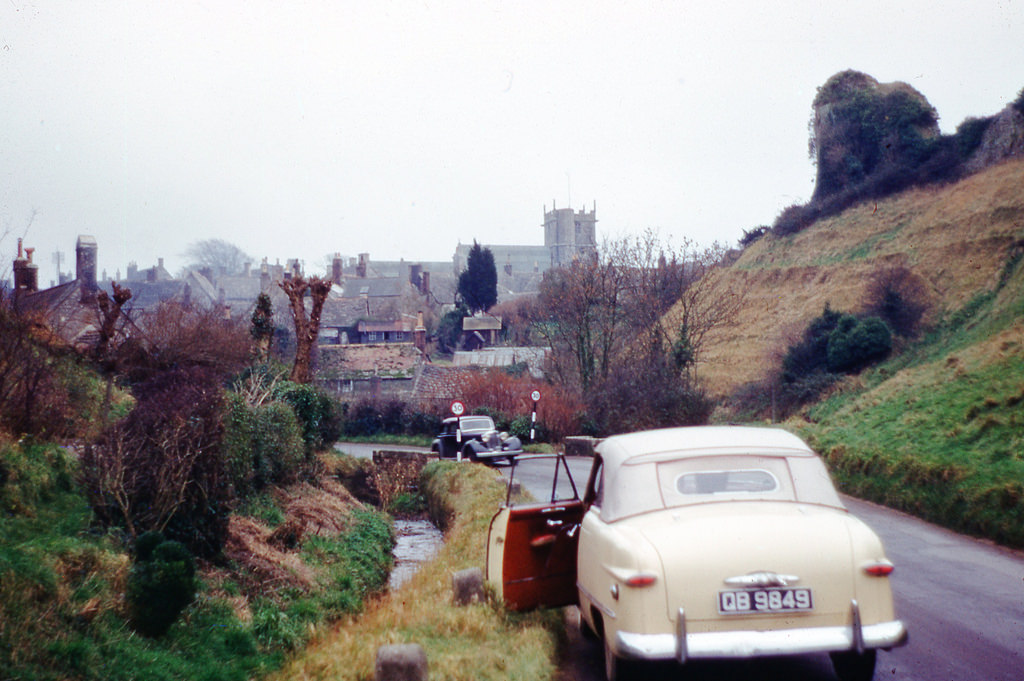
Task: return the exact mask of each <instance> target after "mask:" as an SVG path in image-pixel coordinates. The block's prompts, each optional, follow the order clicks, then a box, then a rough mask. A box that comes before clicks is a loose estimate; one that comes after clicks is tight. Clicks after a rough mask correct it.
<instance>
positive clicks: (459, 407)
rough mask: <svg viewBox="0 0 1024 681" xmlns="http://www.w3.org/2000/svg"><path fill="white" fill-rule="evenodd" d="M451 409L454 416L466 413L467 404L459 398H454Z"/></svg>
mask: <svg viewBox="0 0 1024 681" xmlns="http://www.w3.org/2000/svg"><path fill="white" fill-rule="evenodd" d="M451 410H452V414H453V415H454V416H462V415H463V414H465V413H466V405H464V404H463V403H462V402H460V401H459V400H452V405H451Z"/></svg>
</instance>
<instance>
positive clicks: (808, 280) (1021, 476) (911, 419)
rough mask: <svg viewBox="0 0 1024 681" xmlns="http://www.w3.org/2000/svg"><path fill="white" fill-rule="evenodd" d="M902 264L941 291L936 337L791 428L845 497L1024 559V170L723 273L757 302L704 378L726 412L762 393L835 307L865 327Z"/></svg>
mask: <svg viewBox="0 0 1024 681" xmlns="http://www.w3.org/2000/svg"><path fill="white" fill-rule="evenodd" d="M890 263H897V264H900V265H903V266H906V267H909V268H910V269H912V270H913V271H914V272H915V273H916V274H918V275H919V276H920V277H922V279H923V280H924V281H925V282H927V285H928V287H929V296H930V301H929V303H930V311H929V314H928V320H927V321H928V331H927V332H926V333H925V334H923V336H922V337H921V338H919V339H917V340H915V341H911V342H904V343H903V344H902V345H901V347H899V348H897V350H898V352H897V353H895V354H894V355H893V356H892V357H891V358H890V359H889V360H888V361H886V362H885V363H883V364H881V365H878V366H876V367H874V368H873V369H870V370H868V371H865V372H864V373H862V374H860V375H858V376H853V377H849V378H847V379H846V380H844V381H843V382H841V383H840V384H838V385H837V386H836V387H835V388H834V389H833V390H832V391H831V393H830V394H829V395H828V397H827V398H826V399H824V400H823V401H821V402H819V403H818V404H815V405H811V406H809V407H808V408H806V409H804V410H803V411H802V412H801V413H800V415H799V416H797V417H794V418H791V419H790V420H789V421H788V423H787V425H788V426H789V427H791V428H793V429H795V430H797V431H799V432H801V433H802V434H803V435H804V436H806V437H807V438H808V439H809V440H810V441H811V443H812V445H813V446H815V447H816V448H817V449H818V450H819V451H820V452H821V453H822V454H823V455H824V456H825V457H826V459H827V460H828V462H829V464H830V465H831V466H832V469H833V471H834V473H835V474H836V477H837V478H838V480H839V482H840V484H841V485H842V486H843V487H844V488H845V489H846V491H849V492H852V493H854V494H857V495H859V496H863V497H865V498H869V499H874V500H876V501H880V502H882V503H885V504H888V505H890V506H893V507H896V508H900V509H903V510H907V511H910V512H912V513H915V514H917V515H920V516H922V517H925V518H928V519H931V520H934V521H936V522H940V523H942V524H945V525H947V526H949V527H953V528H955V529H959V530H962V531H967V532H971V533H974V534H977V535H981V536H987V537H990V538H992V539H995V540H997V541H1000V542H1002V543H1005V544H1008V545H1012V546H1024V408H1022V405H1021V403H1022V402H1024V162H1013V163H1007V164H1004V165H1001V166H998V167H995V168H992V169H990V170H988V171H986V172H983V173H979V174H978V175H975V176H972V177H970V178H968V179H966V180H964V181H962V182H960V183H958V184H956V185H953V186H950V187H946V188H941V189H932V190H914V191H911V192H907V193H905V194H902V195H900V196H897V197H893V198H892V199H889V200H886V201H884V202H879V203H878V204H877V206H876V205H874V204H871V205H862V206H859V207H856V208H854V209H851V210H849V211H847V212H845V213H843V214H841V215H839V216H837V217H836V218H833V219H829V220H824V221H821V222H819V223H817V224H815V225H813V226H812V227H811V228H809V229H807V230H806V231H804V232H801V233H799V234H797V235H794V236H791V237H786V238H782V239H775V238H772V237H766V238H764V239H762V240H761V241H759V242H757V243H756V244H754V245H753V246H752V247H750V248H749V249H748V250H747V251H746V252H745V253H744V254H743V256H742V257H741V258H740V259H739V261H738V262H737V263H736V264H735V265H734V266H733V267H731V268H728V269H723V270H721V271H719V272H717V273H716V277H717V280H716V285H719V286H733V287H736V286H742V287H743V288H744V289H745V290H746V302H745V308H744V310H743V313H742V314H741V318H740V319H739V320H738V322H737V324H736V325H735V326H734V327H733V328H730V329H728V330H724V331H720V332H717V333H716V334H715V336H714V337H712V338H709V340H708V346H707V355H706V357H705V360H706V361H705V362H704V363H703V364H702V366H701V367H700V371H701V373H702V375H703V376H704V378H705V379H707V380H708V381H709V383H710V385H711V387H712V388H713V390H714V391H715V392H716V393H718V394H719V395H722V396H727V395H728V394H730V393H731V392H732V391H734V390H736V389H737V388H738V387H740V386H741V385H743V384H745V383H749V382H754V381H757V380H760V379H763V378H764V377H765V375H766V374H767V373H768V372H770V371H771V370H772V369H773V368H774V367H775V366H777V361H778V360H777V358H778V356H779V355H780V353H781V352H782V351H784V349H785V347H786V346H787V345H788V344H789V343H790V342H791V341H792V340H793V339H794V338H795V337H796V336H797V335H798V334H799V333H800V331H802V329H803V328H804V327H805V326H806V324H807V322H808V321H809V320H810V319H812V318H813V317H815V316H816V315H818V314H820V313H821V310H822V308H823V306H824V305H825V303H826V302H828V303H830V304H831V305H832V307H833V308H836V309H839V310H843V311H853V312H856V311H859V310H860V308H861V306H862V303H863V299H864V291H865V287H866V284H867V281H868V279H869V277H870V276H871V274H872V273H873V272H874V271H876V270H877V269H878V268H882V267H885V266H886V265H888V264H890Z"/></svg>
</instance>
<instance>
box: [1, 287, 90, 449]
mask: <svg viewBox="0 0 1024 681" xmlns="http://www.w3.org/2000/svg"><path fill="white" fill-rule="evenodd" d="M102 395H103V386H102V382H101V381H100V380H99V379H98V377H97V376H96V374H94V373H93V372H92V371H91V370H90V369H89V368H88V367H87V366H85V365H84V364H83V363H82V362H81V361H80V359H79V358H78V357H76V356H75V355H74V354H73V353H72V352H71V351H70V349H69V348H68V347H67V346H65V345H64V344H63V343H62V342H60V341H59V340H57V338H56V336H55V335H54V334H53V333H52V332H51V331H50V330H49V329H48V328H47V327H46V325H45V324H44V323H43V322H42V321H40V320H38V319H34V318H32V317H30V316H26V315H22V314H18V313H16V312H15V311H14V310H12V309H10V308H9V307H7V306H6V304H5V301H3V300H2V294H0V428H3V429H5V430H7V431H9V432H12V433H16V434H28V435H35V436H39V437H44V438H66V437H77V436H81V435H82V434H83V433H85V432H86V431H88V430H90V429H91V428H93V427H94V426H95V424H96V423H98V422H99V421H100V420H101V419H100V409H101V408H102V405H103V397H102Z"/></svg>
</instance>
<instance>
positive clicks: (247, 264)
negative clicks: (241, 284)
mask: <svg viewBox="0 0 1024 681" xmlns="http://www.w3.org/2000/svg"><path fill="white" fill-rule="evenodd" d="M251 268H252V263H251V262H247V263H245V267H244V269H243V274H244V276H245V278H246V279H248V278H249V271H250V269H251Z"/></svg>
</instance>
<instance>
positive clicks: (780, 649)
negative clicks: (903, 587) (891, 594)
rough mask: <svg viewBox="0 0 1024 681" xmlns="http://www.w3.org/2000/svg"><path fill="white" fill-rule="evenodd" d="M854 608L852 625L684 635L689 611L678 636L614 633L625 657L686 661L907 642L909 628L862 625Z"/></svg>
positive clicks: (889, 624) (899, 624) (897, 622)
mask: <svg viewBox="0 0 1024 681" xmlns="http://www.w3.org/2000/svg"><path fill="white" fill-rule="evenodd" d="M851 605H852V611H853V624H852V625H851V626H845V627H810V628H806V629H780V630H774V631H756V630H737V631H715V632H699V633H690V634H688V633H686V618H685V613H684V612H683V611H682V610H681V609H680V612H679V624H678V626H677V632H676V633H675V634H637V633H630V632H621V631H620V632H618V634H617V635H616V643H617V644H618V645H617V648H618V651H619V655H620V656H622V657H626V658H634V659H642V660H676V661H678V662H686V661H687V660H690V659H700V658H747V657H762V656H770V655H797V654H803V653H819V652H839V651H847V650H852V651H857V652H863V651H865V650H869V649H874V648H886V649H888V648H894V647H896V646H901V645H903V644H904V643H906V642H907V629H906V627H905V626H904V625H903V622H901V621H900V620H893V621H891V622H882V623H879V624H867V625H861V623H860V615H859V611H858V608H857V604H856V601H854V602H853V603H852V604H851Z"/></svg>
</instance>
